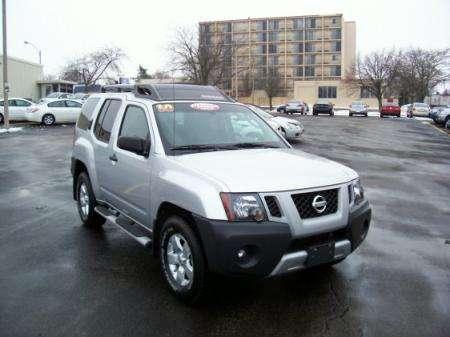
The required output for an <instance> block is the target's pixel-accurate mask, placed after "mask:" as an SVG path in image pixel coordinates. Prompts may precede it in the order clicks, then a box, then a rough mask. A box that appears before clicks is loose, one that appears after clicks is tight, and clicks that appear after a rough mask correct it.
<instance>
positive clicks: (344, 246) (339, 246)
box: [194, 201, 372, 277]
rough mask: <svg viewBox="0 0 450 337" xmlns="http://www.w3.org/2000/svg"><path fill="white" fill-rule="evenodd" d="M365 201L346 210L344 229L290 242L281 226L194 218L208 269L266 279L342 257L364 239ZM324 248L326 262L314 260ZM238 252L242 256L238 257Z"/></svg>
mask: <svg viewBox="0 0 450 337" xmlns="http://www.w3.org/2000/svg"><path fill="white" fill-rule="evenodd" d="M371 212H372V210H371V207H370V205H369V202H368V201H365V202H363V203H362V204H361V205H359V206H357V208H356V209H354V210H352V211H351V212H350V215H349V220H348V224H347V226H345V227H344V228H341V229H339V230H337V231H334V232H330V233H321V234H319V235H311V236H308V237H305V238H300V239H299V238H296V239H294V238H293V237H292V235H291V230H290V226H289V224H287V223H280V222H273V221H263V222H259V223H257V222H228V221H223V220H209V219H205V218H202V217H199V216H194V219H195V221H196V224H197V229H198V232H199V234H200V237H201V241H202V243H203V248H204V252H205V255H206V260H207V263H208V267H209V269H210V270H211V271H214V272H217V273H221V274H225V275H235V276H238V275H244V276H245V275H248V276H256V277H266V276H274V275H280V274H284V273H287V272H291V271H296V270H300V269H304V268H307V267H309V266H312V265H317V264H323V263H329V262H333V261H337V260H340V259H343V258H345V257H346V256H347V255H349V254H350V253H351V252H352V251H354V250H355V249H356V248H357V247H358V246H359V245H360V244H361V242H362V241H363V240H364V239H365V237H366V235H367V232H368V230H369V225H370V220H371ZM324 245H328V247H329V248H330V249H331V250H332V254H331V255H332V257H331V258H330V259H329V260H327V261H323V260H317V261H314V259H315V258H316V257H315V256H314V249H316V247H323V246H324ZM240 250H244V251H245V253H246V254H245V256H243V257H238V252H239V251H240Z"/></svg>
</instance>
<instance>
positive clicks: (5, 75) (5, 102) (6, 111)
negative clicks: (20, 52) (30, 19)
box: [2, 0, 9, 130]
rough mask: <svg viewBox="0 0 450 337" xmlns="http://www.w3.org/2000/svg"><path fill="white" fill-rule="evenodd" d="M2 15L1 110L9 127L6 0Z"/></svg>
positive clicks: (3, 2) (6, 126)
mask: <svg viewBox="0 0 450 337" xmlns="http://www.w3.org/2000/svg"><path fill="white" fill-rule="evenodd" d="M2 16H3V112H4V115H5V129H6V130H8V129H9V109H8V108H9V107H8V92H9V84H8V50H7V47H6V46H7V44H6V0H2Z"/></svg>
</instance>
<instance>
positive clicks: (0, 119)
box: [0, 114, 5, 124]
mask: <svg viewBox="0 0 450 337" xmlns="http://www.w3.org/2000/svg"><path fill="white" fill-rule="evenodd" d="M4 121H5V118H4V117H3V114H0V124H3V122H4Z"/></svg>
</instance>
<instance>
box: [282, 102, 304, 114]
mask: <svg viewBox="0 0 450 337" xmlns="http://www.w3.org/2000/svg"><path fill="white" fill-rule="evenodd" d="M306 112H307V110H306V107H305V104H304V103H303V102H302V101H289V102H287V104H286V107H285V113H287V114H291V115H292V114H294V113H300V114H302V115H303V114H304V115H306Z"/></svg>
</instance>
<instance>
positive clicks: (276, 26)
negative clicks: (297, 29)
mask: <svg viewBox="0 0 450 337" xmlns="http://www.w3.org/2000/svg"><path fill="white" fill-rule="evenodd" d="M269 29H271V30H278V29H280V22H279V21H278V20H269Z"/></svg>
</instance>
